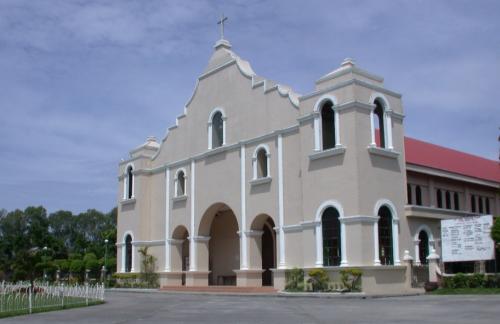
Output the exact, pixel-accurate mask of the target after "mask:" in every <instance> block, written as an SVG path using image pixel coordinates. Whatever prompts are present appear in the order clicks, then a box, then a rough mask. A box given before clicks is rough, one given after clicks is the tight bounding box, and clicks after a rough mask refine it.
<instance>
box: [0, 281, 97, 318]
mask: <svg viewBox="0 0 500 324" xmlns="http://www.w3.org/2000/svg"><path fill="white" fill-rule="evenodd" d="M102 301H104V285H102V284H96V285H88V284H86V285H75V286H65V285H50V284H48V283H37V284H35V285H34V288H32V287H31V285H30V284H29V283H16V284H12V283H7V282H2V283H1V285H0V317H3V316H8V315H16V314H31V313H34V312H40V311H47V310H55V309H62V308H68V307H76V306H88V305H90V304H96V303H99V302H102Z"/></svg>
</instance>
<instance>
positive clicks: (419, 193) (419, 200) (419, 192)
mask: <svg viewBox="0 0 500 324" xmlns="http://www.w3.org/2000/svg"><path fill="white" fill-rule="evenodd" d="M415 196H416V197H415V200H416V203H417V205H418V206H422V189H421V188H420V186H417V187H416V188H415Z"/></svg>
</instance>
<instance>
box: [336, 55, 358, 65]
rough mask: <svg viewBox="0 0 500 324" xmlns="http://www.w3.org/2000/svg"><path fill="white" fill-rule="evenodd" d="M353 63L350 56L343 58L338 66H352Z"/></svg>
mask: <svg viewBox="0 0 500 324" xmlns="http://www.w3.org/2000/svg"><path fill="white" fill-rule="evenodd" d="M354 65H355V63H354V59H352V58H350V57H347V58H345V59H344V61H343V62H342V64H340V66H354Z"/></svg>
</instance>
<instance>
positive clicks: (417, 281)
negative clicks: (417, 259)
mask: <svg viewBox="0 0 500 324" xmlns="http://www.w3.org/2000/svg"><path fill="white" fill-rule="evenodd" d="M427 281H429V266H428V265H426V264H423V265H414V266H413V267H412V280H411V286H412V287H414V288H423V287H424V285H425V283H426V282H427Z"/></svg>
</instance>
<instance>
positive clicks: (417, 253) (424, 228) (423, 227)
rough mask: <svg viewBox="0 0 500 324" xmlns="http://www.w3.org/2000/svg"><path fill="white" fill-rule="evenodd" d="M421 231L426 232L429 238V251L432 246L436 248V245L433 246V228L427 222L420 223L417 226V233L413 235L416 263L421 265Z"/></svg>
mask: <svg viewBox="0 0 500 324" xmlns="http://www.w3.org/2000/svg"><path fill="white" fill-rule="evenodd" d="M421 231H424V232H426V234H427V238H428V239H429V243H428V249H429V252H430V251H431V248H434V246H433V245H434V235H433V234H432V230H431V228H430V227H429V226H428V225H426V224H422V225H420V226H419V227H418V228H417V230H416V232H415V235H414V236H413V243H414V244H415V264H416V265H420V264H421V263H422V260H420V238H419V235H420V232H421Z"/></svg>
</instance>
